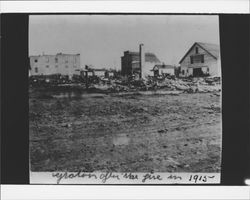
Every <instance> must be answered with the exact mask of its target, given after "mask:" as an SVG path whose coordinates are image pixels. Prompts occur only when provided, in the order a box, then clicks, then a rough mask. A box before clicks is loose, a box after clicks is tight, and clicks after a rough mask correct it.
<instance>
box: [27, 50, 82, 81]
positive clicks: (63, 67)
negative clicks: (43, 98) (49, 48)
mask: <svg viewBox="0 0 250 200" xmlns="http://www.w3.org/2000/svg"><path fill="white" fill-rule="evenodd" d="M51 74H61V75H68V76H69V77H72V76H73V75H74V74H78V75H80V54H62V53H58V54H56V55H38V56H30V75H51Z"/></svg>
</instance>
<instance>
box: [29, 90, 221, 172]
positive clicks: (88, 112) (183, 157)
mask: <svg viewBox="0 0 250 200" xmlns="http://www.w3.org/2000/svg"><path fill="white" fill-rule="evenodd" d="M220 98H221V97H220V96H219V95H218V93H215V94H214V93H194V94H185V93H183V94H178V95H139V94H138V95H134V94H132V95H117V94H112V95H111V94H110V95H105V94H89V95H87V94H85V95H80V96H79V95H77V96H71V97H68V96H66V97H65V96H60V95H59V96H53V94H51V93H48V94H47V93H46V94H45V93H43V94H40V93H39V92H35V91H31V92H30V102H29V103H30V104H29V105H30V116H29V117H30V158H31V170H32V171H55V170H68V171H77V170H84V171H88V172H93V171H107V170H112V171H114V172H126V171H129V172H149V171H154V172H219V171H220V154H221V137H222V130H221V106H220Z"/></svg>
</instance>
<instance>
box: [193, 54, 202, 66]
mask: <svg viewBox="0 0 250 200" xmlns="http://www.w3.org/2000/svg"><path fill="white" fill-rule="evenodd" d="M190 62H191V64H193V63H204V55H195V56H190Z"/></svg>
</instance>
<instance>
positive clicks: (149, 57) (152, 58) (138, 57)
mask: <svg viewBox="0 0 250 200" xmlns="http://www.w3.org/2000/svg"><path fill="white" fill-rule="evenodd" d="M157 64H161V62H160V60H159V59H158V58H157V57H156V55H155V54H153V53H145V52H144V47H143V45H142V44H141V45H140V51H139V52H131V51H125V52H124V55H123V56H122V57H121V66H122V67H121V73H122V75H123V76H133V75H135V76H138V77H141V78H145V77H147V76H153V75H154V74H153V71H152V69H153V67H154V66H155V65H157Z"/></svg>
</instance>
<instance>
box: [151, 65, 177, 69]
mask: <svg viewBox="0 0 250 200" xmlns="http://www.w3.org/2000/svg"><path fill="white" fill-rule="evenodd" d="M156 68H158V69H175V66H173V65H165V64H161V65H155V66H154V68H153V70H155V69H156Z"/></svg>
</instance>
